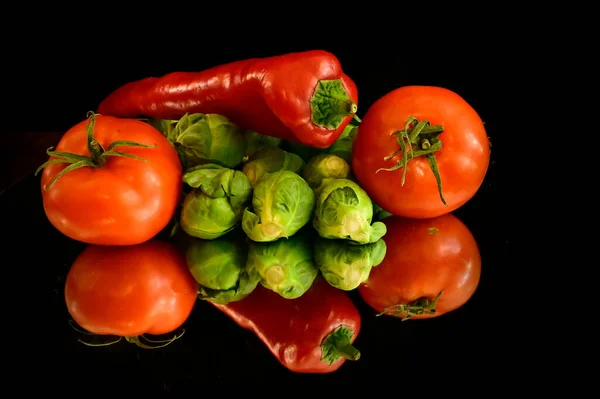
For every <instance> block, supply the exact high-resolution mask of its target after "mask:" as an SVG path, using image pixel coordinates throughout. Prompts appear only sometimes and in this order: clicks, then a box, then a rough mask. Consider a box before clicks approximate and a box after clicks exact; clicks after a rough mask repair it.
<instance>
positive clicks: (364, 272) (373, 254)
mask: <svg viewBox="0 0 600 399" xmlns="http://www.w3.org/2000/svg"><path fill="white" fill-rule="evenodd" d="M386 249H387V247H386V245H385V242H384V241H383V240H382V239H379V240H377V241H375V242H374V243H371V244H365V245H355V244H352V243H350V242H348V241H346V240H329V239H326V238H320V239H318V240H317V242H316V243H315V246H314V257H315V264H316V265H317V266H318V267H319V270H320V271H321V274H322V275H323V278H324V279H325V280H327V282H328V283H329V284H331V285H332V286H333V287H335V288H338V289H340V290H344V291H351V290H353V289H355V288H357V287H358V286H359V285H360V284H362V283H364V282H365V281H367V279H368V278H369V274H370V273H371V268H373V267H374V266H378V265H379V264H380V263H381V262H383V258H384V257H385V253H386Z"/></svg>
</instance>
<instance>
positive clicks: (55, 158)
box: [35, 111, 156, 191]
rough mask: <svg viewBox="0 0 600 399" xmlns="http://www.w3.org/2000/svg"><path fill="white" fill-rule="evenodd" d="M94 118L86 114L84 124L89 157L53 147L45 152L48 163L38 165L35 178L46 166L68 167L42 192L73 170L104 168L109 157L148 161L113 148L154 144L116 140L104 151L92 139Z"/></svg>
mask: <svg viewBox="0 0 600 399" xmlns="http://www.w3.org/2000/svg"><path fill="white" fill-rule="evenodd" d="M96 116H97V114H95V113H94V112H92V111H90V112H88V115H87V117H88V120H87V123H86V134H87V147H88V151H89V153H90V155H89V156H88V155H81V154H74V153H71V152H61V151H54V150H53V148H54V147H50V148H48V149H47V150H46V154H48V156H50V159H49V160H48V161H46V162H44V163H43V164H42V165H40V167H39V168H37V170H36V171H35V176H37V175H38V174H39V173H40V172H41V171H42V169H44V168H45V167H46V166H48V165H52V164H57V163H61V164H68V166H67V167H65V168H64V169H63V170H61V171H60V172H59V173H57V174H56V176H54V177H53V178H52V180H50V182H49V183H48V184H47V185H45V186H44V191H48V190H50V188H52V186H53V185H54V184H55V183H56V182H57V181H58V180H59V179H60V178H61V177H62V176H64V175H65V174H67V173H69V172H71V171H73V170H76V169H80V168H83V167H92V168H100V167H102V166H104V164H105V163H106V161H107V159H108V157H110V156H113V157H125V158H131V159H135V160H138V161H142V162H147V161H148V160H147V159H146V158H141V157H138V156H136V155H133V154H128V153H125V152H121V151H117V150H115V149H114V148H115V147H140V148H156V144H153V145H146V144H141V143H136V142H134V141H128V140H117V141H113V142H112V143H111V144H110V145H109V146H108V148H106V149H105V148H104V147H103V146H102V144H100V143H99V142H98V141H97V140H96V138H95V137H94V127H95V125H96Z"/></svg>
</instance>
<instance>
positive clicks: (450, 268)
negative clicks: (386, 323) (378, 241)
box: [358, 214, 481, 320]
mask: <svg viewBox="0 0 600 399" xmlns="http://www.w3.org/2000/svg"><path fill="white" fill-rule="evenodd" d="M385 224H386V226H387V229H388V230H387V234H386V235H385V236H384V237H383V240H384V242H385V243H386V245H387V253H386V256H385V258H384V260H383V262H382V263H381V264H380V265H379V266H377V267H374V268H373V269H372V271H371V273H370V275H369V278H368V279H367V281H365V282H364V283H363V284H362V285H361V286H359V288H358V292H359V294H360V296H361V297H362V299H363V300H364V301H365V302H366V303H367V304H368V305H369V306H370V307H371V308H373V309H374V310H375V311H377V312H378V315H379V316H383V315H385V316H392V317H398V318H400V319H402V320H408V319H426V318H433V317H439V316H441V315H443V314H446V313H448V312H451V311H454V310H456V309H459V308H460V307H461V306H463V305H464V304H465V303H467V301H469V299H470V298H471V297H472V296H473V294H474V293H475V291H476V290H477V287H478V285H479V281H480V277H481V255H480V252H479V248H478V246H477V242H476V241H475V238H474V237H473V234H472V233H471V231H470V230H469V228H468V227H467V226H466V225H465V224H464V223H463V222H462V221H460V220H459V219H458V218H457V217H456V216H454V215H453V214H445V215H443V216H439V217H437V218H432V219H407V218H402V217H399V216H390V217H387V218H386V219H385Z"/></svg>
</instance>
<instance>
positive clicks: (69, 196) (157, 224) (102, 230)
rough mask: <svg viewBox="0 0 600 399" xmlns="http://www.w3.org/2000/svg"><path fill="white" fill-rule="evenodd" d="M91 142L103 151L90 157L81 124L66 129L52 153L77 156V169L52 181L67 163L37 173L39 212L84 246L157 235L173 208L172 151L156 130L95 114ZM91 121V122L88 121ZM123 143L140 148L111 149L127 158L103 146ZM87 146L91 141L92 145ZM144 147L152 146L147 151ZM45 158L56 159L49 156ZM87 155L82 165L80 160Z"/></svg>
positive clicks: (176, 175)
mask: <svg viewBox="0 0 600 399" xmlns="http://www.w3.org/2000/svg"><path fill="white" fill-rule="evenodd" d="M94 118H95V126H94V125H92V126H90V128H91V129H93V139H94V140H95V141H97V142H98V143H99V144H100V145H101V146H102V147H103V148H104V150H106V152H105V155H98V154H99V153H101V152H102V151H101V150H97V151H99V153H97V154H96V155H98V156H97V157H96V158H97V159H95V160H92V158H90V151H89V150H88V135H87V130H86V121H83V122H81V123H78V124H77V125H75V126H74V127H72V128H71V129H69V130H68V131H67V132H66V133H65V134H64V136H63V137H62V138H61V140H60V142H59V143H58V145H57V147H56V149H55V151H57V152H67V153H73V154H77V155H78V156H79V158H73V157H70V159H71V162H79V161H80V159H82V160H83V163H82V164H81V165H83V167H80V168H78V169H75V170H72V171H70V172H68V173H66V174H64V175H62V176H61V177H60V178H59V179H58V180H56V181H55V183H54V184H53V185H52V186H49V185H50V183H51V181H52V179H53V178H55V177H56V176H57V174H59V173H60V172H61V171H64V170H65V168H66V167H67V166H69V164H68V163H50V164H47V166H45V168H44V172H43V174H42V179H41V184H42V197H43V203H44V210H45V212H46V215H47V217H48V220H50V223H52V225H53V226H54V227H56V228H57V229H58V230H59V231H60V232H61V233H63V234H64V235H66V236H68V237H70V238H72V239H75V240H78V241H81V242H85V243H89V244H101V245H134V244H139V243H141V242H144V241H147V240H149V239H151V238H152V237H154V236H155V235H156V234H157V233H159V232H160V231H161V230H162V229H163V228H164V227H165V226H166V225H167V224H168V223H169V221H170V220H171V218H172V217H173V215H174V213H175V210H176V208H177V205H178V202H179V197H180V192H181V178H182V168H181V163H180V161H179V158H178V156H177V152H176V151H175V149H174V148H173V146H172V145H171V144H170V143H169V141H168V140H167V139H166V137H164V136H163V135H162V134H161V133H160V132H159V131H158V130H156V129H155V128H154V127H152V126H150V125H149V124H147V123H144V122H142V121H138V120H134V119H119V118H114V117H109V116H96V117H94ZM90 122H93V119H91V120H90ZM119 140H127V141H132V142H136V143H140V144H143V145H145V146H146V148H144V147H135V146H116V147H114V148H113V149H112V150H113V152H114V151H118V152H119V153H124V154H126V155H130V156H135V157H141V158H143V159H135V158H131V157H127V156H111V155H109V154H111V151H109V146H110V144H111V143H113V142H115V141H119ZM92 145H93V143H92ZM148 146H155V147H153V148H147V147H148ZM53 155H54V156H53V157H51V158H50V159H51V160H55V159H57V158H59V157H58V155H61V154H56V153H55V154H53ZM82 155H83V156H85V157H88V158H87V161H86V158H85V157H81V156H82Z"/></svg>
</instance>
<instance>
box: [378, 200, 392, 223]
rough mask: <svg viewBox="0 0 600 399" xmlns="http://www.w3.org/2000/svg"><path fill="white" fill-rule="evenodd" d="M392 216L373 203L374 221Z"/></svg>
mask: <svg viewBox="0 0 600 399" xmlns="http://www.w3.org/2000/svg"><path fill="white" fill-rule="evenodd" d="M390 216H392V214H391V213H389V212H388V211H386V210H385V209H383V208H382V207H380V206H379V205H377V204H376V203H374V202H373V220H375V221H379V220H383V219H385V218H387V217H390Z"/></svg>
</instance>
